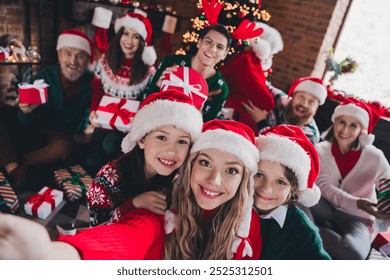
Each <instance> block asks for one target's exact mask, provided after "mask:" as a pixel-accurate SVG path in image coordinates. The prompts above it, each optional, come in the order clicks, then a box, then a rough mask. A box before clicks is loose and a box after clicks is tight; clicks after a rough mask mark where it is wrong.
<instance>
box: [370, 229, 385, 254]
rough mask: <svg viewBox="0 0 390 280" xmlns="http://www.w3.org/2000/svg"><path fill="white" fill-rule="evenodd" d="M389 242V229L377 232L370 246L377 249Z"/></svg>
mask: <svg viewBox="0 0 390 280" xmlns="http://www.w3.org/2000/svg"><path fill="white" fill-rule="evenodd" d="M388 243H390V231H386V232H379V233H378V234H377V236H376V237H375V238H374V241H372V243H371V247H372V248H374V249H376V250H379V248H380V247H382V246H383V245H385V244H388Z"/></svg>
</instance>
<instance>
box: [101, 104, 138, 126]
mask: <svg viewBox="0 0 390 280" xmlns="http://www.w3.org/2000/svg"><path fill="white" fill-rule="evenodd" d="M126 102H127V101H126V99H121V100H120V101H119V103H114V102H113V103H109V104H107V105H106V106H99V107H98V110H99V111H102V112H107V113H113V114H114V115H113V116H112V118H111V119H110V126H111V127H112V128H114V129H116V127H115V121H116V119H117V118H118V117H119V118H121V120H122V122H123V124H125V125H127V124H129V123H130V118H132V117H134V116H135V113H134V112H130V111H128V110H127V109H125V108H122V106H123V105H125V104H126Z"/></svg>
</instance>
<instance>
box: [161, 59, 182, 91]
mask: <svg viewBox="0 0 390 280" xmlns="http://www.w3.org/2000/svg"><path fill="white" fill-rule="evenodd" d="M179 67H180V66H179V65H176V64H175V65H173V66H170V67H167V68H165V70H164V71H163V72H162V73H161V76H160V78H159V79H158V80H157V82H156V86H158V88H160V87H161V83H162V81H163V80H164V79H165V78H166V76H167V75H169V74H171V73H173V72H175V71H176V70H177V68H179Z"/></svg>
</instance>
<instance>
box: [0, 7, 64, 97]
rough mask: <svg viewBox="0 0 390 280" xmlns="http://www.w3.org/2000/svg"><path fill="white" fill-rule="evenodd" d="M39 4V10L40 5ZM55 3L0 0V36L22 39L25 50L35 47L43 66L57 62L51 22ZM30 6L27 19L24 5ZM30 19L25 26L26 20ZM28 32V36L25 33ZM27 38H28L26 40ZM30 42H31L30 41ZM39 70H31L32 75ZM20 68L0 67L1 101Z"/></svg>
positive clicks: (37, 67)
mask: <svg viewBox="0 0 390 280" xmlns="http://www.w3.org/2000/svg"><path fill="white" fill-rule="evenodd" d="M40 2H41V4H42V9H41V10H40V6H39V4H40ZM56 2H57V1H49V0H41V1H38V0H13V1H11V0H0V36H1V35H4V34H7V33H8V34H10V35H11V36H12V37H13V38H15V37H16V38H17V39H18V40H21V41H22V42H23V44H24V45H25V47H26V48H27V47H29V46H36V47H38V49H39V53H40V54H43V55H42V66H46V65H50V64H52V63H54V62H55V61H56V54H55V49H54V46H55V40H53V36H54V24H53V19H54V17H55V15H56V13H55V9H54V6H55V5H56ZM26 4H27V7H28V6H29V14H28V15H27V17H26V14H25V12H26V11H25V8H24V7H26V6H25V5H26ZM40 12H41V13H42V19H43V21H42V35H43V36H42V37H43V38H42V47H43V49H42V50H41V49H40V47H41V45H40V40H39V24H38V23H39V21H38V20H39V13H40ZM28 18H30V23H29V24H28V22H27V19H28ZM28 29H30V31H31V34H30V36H29V35H28V34H27V31H28ZM29 37H30V38H29ZM29 40H31V42H29ZM39 67H41V66H34V67H33V68H32V70H33V73H35V72H36V71H37V70H38V69H39ZM20 69H21V68H20V67H19V68H18V66H16V65H0V99H1V100H2V101H4V98H5V96H6V92H7V89H8V88H9V87H10V80H11V78H12V77H13V74H12V72H13V71H18V70H20Z"/></svg>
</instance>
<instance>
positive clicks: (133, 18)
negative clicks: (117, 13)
mask: <svg viewBox="0 0 390 280" xmlns="http://www.w3.org/2000/svg"><path fill="white" fill-rule="evenodd" d="M121 27H127V28H131V29H133V30H135V32H137V33H138V34H140V35H141V37H142V38H143V39H144V41H145V47H144V51H143V52H142V60H143V61H144V62H145V64H147V65H153V64H154V63H155V62H156V59H157V54H156V51H155V49H154V47H153V45H152V24H151V23H150V21H149V20H148V18H146V17H145V16H144V15H141V14H139V13H133V12H129V13H127V14H125V15H124V16H123V17H121V18H118V19H117V20H116V21H115V24H114V30H115V33H117V32H118V31H119V29H120V28H121Z"/></svg>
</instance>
